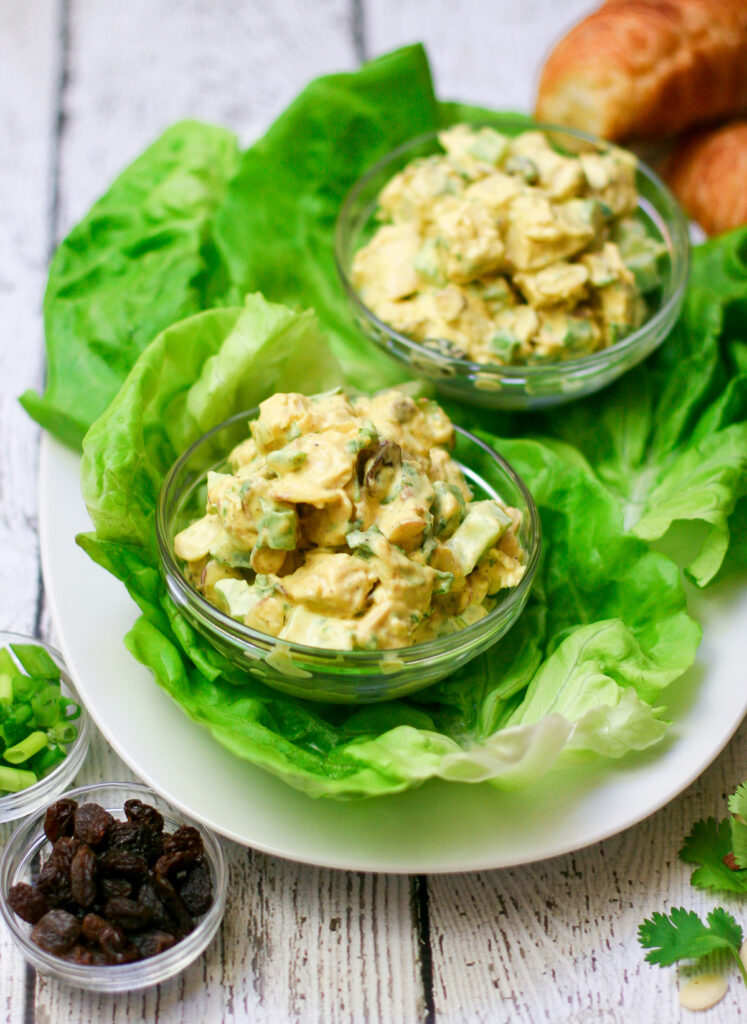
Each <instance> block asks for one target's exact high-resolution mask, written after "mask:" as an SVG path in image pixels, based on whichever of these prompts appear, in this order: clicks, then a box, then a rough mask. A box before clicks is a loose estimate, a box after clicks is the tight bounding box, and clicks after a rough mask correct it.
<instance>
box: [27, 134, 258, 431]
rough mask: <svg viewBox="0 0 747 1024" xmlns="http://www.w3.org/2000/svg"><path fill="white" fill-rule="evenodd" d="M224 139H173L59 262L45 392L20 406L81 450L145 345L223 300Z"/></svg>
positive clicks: (119, 187) (76, 235)
mask: <svg viewBox="0 0 747 1024" xmlns="http://www.w3.org/2000/svg"><path fill="white" fill-rule="evenodd" d="M238 158H239V151H238V144H237V141H236V137H235V136H234V135H233V133H232V132H230V131H228V130H226V129H225V128H218V127H215V126H212V125H206V124H200V123H199V122H197V121H184V122H181V123H179V124H176V125H174V126H173V127H172V128H169V129H168V130H167V131H165V132H164V134H163V135H162V136H161V137H160V138H159V139H157V140H156V141H155V142H154V143H153V144H152V145H151V146H149V148H148V149H146V150H145V152H144V153H142V154H141V155H140V156H139V157H138V158H137V159H136V160H135V162H134V163H133V164H131V165H130V166H129V167H128V168H127V169H126V170H125V171H123V173H122V174H121V175H120V176H119V177H118V178H117V179H116V181H115V182H114V183H113V184H112V185H111V187H110V188H109V189H108V191H107V192H106V194H105V195H104V196H102V198H101V199H99V200H98V202H96V203H94V205H93V207H92V208H91V210H90V211H89V213H88V214H87V215H86V216H85V217H84V218H83V220H82V221H81V222H80V223H79V224H78V225H77V226H76V227H75V228H73V230H72V231H71V232H70V234H69V235H68V236H67V238H65V240H64V241H63V242H62V244H61V245H60V246H59V248H58V249H57V251H56V252H55V254H54V257H53V258H52V263H51V266H50V269H49V279H48V282H47V289H46V294H45V296H44V331H45V337H46V345H47V386H46V391H45V393H44V396H43V397H41V396H39V395H38V394H36V392H34V391H27V392H26V393H25V394H24V395H23V397H22V399H21V402H22V404H23V406H24V408H25V409H26V410H27V412H29V413H30V415H32V416H33V417H34V418H35V419H36V420H38V421H39V423H41V424H42V426H43V427H45V428H46V429H47V430H49V431H51V432H52V433H53V434H56V436H57V437H59V438H60V439H61V440H62V441H64V442H65V443H66V444H68V445H70V446H71V447H74V448H79V447H80V443H81V441H82V439H83V435H84V433H85V432H86V430H87V429H88V427H89V426H90V425H91V423H93V421H94V420H95V419H96V417H97V416H99V415H100V414H101V413H102V412H103V411H104V409H105V408H106V407H107V405H108V404H109V402H110V401H111V400H112V398H113V397H114V395H115V394H116V393H117V391H118V389H119V386H120V385H121V383H122V381H123V380H124V379H125V377H126V376H127V374H128V373H129V371H130V369H131V367H132V365H133V363H134V362H135V360H136V359H137V357H138V356H139V355H140V353H141V352H142V351H143V349H144V348H145V346H146V345H147V344H148V343H149V342H151V341H152V340H153V338H154V337H155V336H156V334H158V333H159V332H160V331H161V330H163V328H165V327H167V326H168V325H169V324H172V323H174V322H175V321H176V320H181V319H182V318H183V317H185V316H187V315H189V314H190V313H196V312H198V311H199V310H200V309H203V308H204V307H205V306H206V305H208V304H211V301H210V298H209V296H210V295H211V294H212V293H213V292H214V291H216V290H218V291H220V287H219V285H218V281H219V280H220V278H221V273H220V267H219V261H218V258H217V255H216V253H215V251H214V248H213V247H212V240H211V234H210V222H211V219H212V216H213V214H214V212H215V210H216V207H217V206H218V204H219V203H220V201H221V200H222V199H223V195H224V192H225V190H226V186H227V184H228V181H229V179H230V178H231V177H232V176H233V174H234V172H235V170H236V166H237V163H238Z"/></svg>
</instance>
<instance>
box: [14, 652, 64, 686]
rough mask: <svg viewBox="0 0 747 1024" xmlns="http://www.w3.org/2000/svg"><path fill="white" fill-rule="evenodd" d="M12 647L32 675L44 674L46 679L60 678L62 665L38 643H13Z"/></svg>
mask: <svg viewBox="0 0 747 1024" xmlns="http://www.w3.org/2000/svg"><path fill="white" fill-rule="evenodd" d="M10 649H11V651H13V653H14V654H15V656H16V657H17V658H18V660H19V661H20V663H21V664H22V665H23V667H24V669H25V670H26V672H28V674H29V675H30V676H42V677H43V678H44V679H59V678H60V666H59V665H58V664H57V662H56V661H55V660H54V659H53V658H52V657H51V656H50V655H49V654H47V652H46V651H45V650H44V648H43V647H39V645H38V644H11V645H10Z"/></svg>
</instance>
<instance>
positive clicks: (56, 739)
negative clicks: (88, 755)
mask: <svg viewBox="0 0 747 1024" xmlns="http://www.w3.org/2000/svg"><path fill="white" fill-rule="evenodd" d="M77 735H78V730H77V729H76V728H75V726H74V725H72V724H71V723H69V722H58V723H57V725H53V726H52V728H51V729H50V730H49V732H48V733H47V736H48V737H49V740H50V742H52V743H61V744H65V745H67V744H68V743H72V742H73V740H74V739H75V737H76V736H77Z"/></svg>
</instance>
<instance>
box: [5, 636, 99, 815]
mask: <svg viewBox="0 0 747 1024" xmlns="http://www.w3.org/2000/svg"><path fill="white" fill-rule="evenodd" d="M10 644H34V645H35V646H37V647H41V648H42V650H44V651H46V652H47V654H48V655H49V656H50V658H52V660H53V661H54V662H55V664H56V665H58V666H59V668H60V689H61V691H62V693H63V694H67V695H68V696H69V697H72V698H73V700H75V701H76V702H77V703H78V704H79V705H80V715H79V716H78V718H76V719H75V725H76V726H77V729H78V735H77V737H76V738H75V740H73V742H72V743H71V744H70V745H69V746H68V747H67V754H66V755H65V759H64V761H61V762H60V763H59V764H58V765H57V767H56V768H55V769H54V770H53V771H51V772H50V773H49V775H45V776H44V778H42V779H40V780H39V781H38V782H37V783H35V784H34V785H33V786H29V787H28V788H27V789H22V790H20V791H19V792H18V793H9V794H8V795H7V796H3V797H0V823H1V822H4V821H13V820H14V819H15V818H23V817H25V816H26V815H27V814H34V813H35V812H36V811H38V810H39V808H41V807H47V805H48V804H50V803H52V802H53V801H54V799H55V797H57V796H58V795H59V794H60V793H61V792H62V791H63V790H64V789H66V788H67V786H69V785H70V783H71V782H72V781H73V779H74V778H75V776H76V775H77V773H78V769H79V768H80V766H81V765H82V764H83V761H84V760H85V757H86V754H87V753H88V744H89V741H90V733H91V723H90V719H89V717H88V713H87V712H86V709H85V707H84V705H83V702H82V700H81V699H80V697H79V696H78V691H77V690H76V688H75V685H74V683H73V681H72V679H71V678H70V676H69V675H68V671H67V668H66V666H65V662H64V661H63V660H62V655H61V654H60V652H59V651H56V650H55V649H54V647H50V646H49V644H45V643H44V641H43V640H39V638H38V637H35V636H24V635H23V634H22V633H3V632H0V648H6V649H7V650H8V651H9V653H10V654H11V657H12V656H13V655H12V651H10Z"/></svg>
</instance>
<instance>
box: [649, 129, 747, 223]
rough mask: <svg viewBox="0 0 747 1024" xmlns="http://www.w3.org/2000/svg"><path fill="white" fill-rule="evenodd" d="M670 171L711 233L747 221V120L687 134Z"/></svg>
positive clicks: (672, 158)
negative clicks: (688, 135) (689, 135)
mask: <svg viewBox="0 0 747 1024" xmlns="http://www.w3.org/2000/svg"><path fill="white" fill-rule="evenodd" d="M664 177H665V178H666V180H667V181H668V183H669V185H670V186H671V188H672V191H673V192H674V194H675V195H676V196H677V198H678V199H679V201H680V202H681V203H682V205H683V206H684V207H685V209H686V210H687V212H688V213H689V214H690V216H691V217H692V218H693V220H696V221H697V222H698V224H700V226H701V227H702V228H703V230H704V231H705V232H706V234H708V235H718V234H720V233H721V232H722V231H728V230H729V229H730V228H736V227H739V225H740V224H747V121H735V122H734V123H733V124H727V125H724V126H723V127H722V128H717V129H715V130H713V131H702V132H699V133H698V134H697V135H693V136H691V137H689V138H687V139H684V140H683V141H682V142H681V143H680V144H679V145H678V146H677V147H676V148H675V149H674V150H673V151H672V153H671V154H670V156H669V158H668V160H667V162H666V164H665V166H664Z"/></svg>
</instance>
